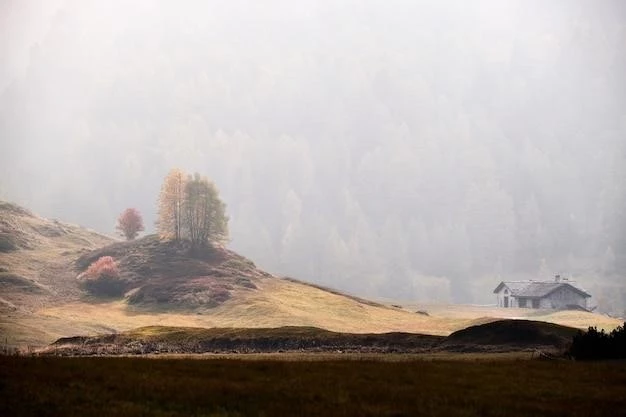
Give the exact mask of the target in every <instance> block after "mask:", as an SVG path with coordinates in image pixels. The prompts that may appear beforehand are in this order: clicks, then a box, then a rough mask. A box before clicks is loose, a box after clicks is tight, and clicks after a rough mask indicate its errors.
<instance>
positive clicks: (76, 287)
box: [0, 202, 621, 347]
mask: <svg viewBox="0 0 626 417" xmlns="http://www.w3.org/2000/svg"><path fill="white" fill-rule="evenodd" d="M101 256H112V257H113V258H115V260H116V262H118V264H119V270H120V275H121V277H122V279H123V282H124V287H123V293H122V294H120V295H119V296H117V297H102V296H99V295H98V294H94V293H90V292H89V291H87V290H86V289H85V288H84V287H83V286H81V285H80V282H79V280H77V277H78V276H79V275H80V274H81V273H83V272H84V271H85V269H86V268H87V267H88V266H89V264H90V263H91V262H93V261H94V260H96V259H98V258H99V257H101ZM0 289H1V290H2V291H1V292H0V313H1V314H0V338H1V340H2V341H6V343H7V344H8V345H11V346H22V347H24V346H25V345H33V346H43V345H46V344H48V343H51V342H53V341H54V340H56V339H58V338H61V337H68V336H74V335H99V334H108V333H116V332H124V331H129V330H131V329H136V328H139V327H145V326H170V327H201V328H213V327H219V328H276V327H284V326H298V327H315V328H319V329H325V330H328V331H333V332H345V333H355V334H356V333H386V332H409V333H421V334H429V335H449V334H450V333H452V332H454V331H456V330H459V329H462V328H465V327H467V326H470V325H474V324H482V323H486V322H490V321H494V320H496V319H498V318H502V317H510V315H511V314H518V315H519V317H517V318H520V317H525V316H523V315H526V316H527V315H530V314H539V313H540V312H536V311H532V310H527V309H525V310H523V311H522V310H520V311H517V310H516V311H515V312H514V311H513V310H512V309H494V308H482V309H481V308H474V307H463V306H437V307H435V306H426V310H427V312H428V314H417V313H416V311H417V310H418V309H423V308H422V307H420V308H415V306H404V308H402V307H397V306H392V305H384V304H379V303H375V302H371V301H367V300H363V299H360V298H357V297H353V296H349V295H346V294H342V293H340V292H337V291H333V290H331V289H327V288H323V287H319V286H315V285H312V284H307V283H304V282H300V281H297V280H294V279H287V278H279V277H276V276H273V275H271V274H268V273H267V272H264V271H261V270H260V269H258V268H257V267H256V266H255V265H254V263H253V262H251V261H250V260H248V259H246V258H244V257H242V256H240V255H238V254H236V253H234V252H232V251H230V250H228V249H225V248H221V247H215V248H209V249H207V250H205V251H200V252H198V251H192V250H191V248H189V247H188V246H186V244H185V243H172V242H163V241H160V240H159V239H158V238H157V237H155V236H147V237H144V238H142V239H138V240H136V241H132V242H119V241H116V240H115V239H112V238H110V237H107V236H103V235H101V234H98V233H95V232H93V231H91V230H88V229H85V228H82V227H79V226H75V225H71V224H67V223H62V222H59V221H57V220H47V219H44V218H41V217H39V216H37V215H35V214H33V213H31V212H29V211H28V210H26V209H23V208H21V207H19V206H16V205H14V204H11V203H4V202H0ZM541 314H543V315H544V316H541V317H539V316H538V317H533V318H532V319H534V320H543V321H552V322H556V323H559V324H562V325H566V326H572V327H578V328H585V327H587V326H590V325H598V326H599V327H603V328H607V329H608V328H614V327H616V326H618V325H619V324H621V323H620V321H619V320H615V319H611V318H608V317H606V316H601V315H598V314H591V313H586V312H542V313H541Z"/></svg>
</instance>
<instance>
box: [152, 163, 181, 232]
mask: <svg viewBox="0 0 626 417" xmlns="http://www.w3.org/2000/svg"><path fill="white" fill-rule="evenodd" d="M186 184H187V180H186V175H185V173H184V172H183V171H181V170H180V169H178V168H174V169H172V170H171V171H170V172H169V173H168V174H167V176H166V177H165V180H164V181H163V185H162V186H161V193H160V194H159V214H158V219H157V230H158V233H159V236H160V237H161V238H163V239H174V240H180V239H181V237H182V233H183V204H184V202H185V186H186Z"/></svg>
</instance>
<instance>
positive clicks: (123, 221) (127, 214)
mask: <svg viewBox="0 0 626 417" xmlns="http://www.w3.org/2000/svg"><path fill="white" fill-rule="evenodd" d="M116 229H117V230H118V232H119V234H120V235H121V236H124V237H125V238H126V240H133V239H135V238H136V237H137V235H138V234H139V232H143V231H144V227H143V218H142V217H141V213H139V210H137V209H135V208H127V209H126V210H124V211H123V212H122V214H120V217H118V218H117V227H116Z"/></svg>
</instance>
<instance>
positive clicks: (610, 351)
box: [569, 323, 626, 360]
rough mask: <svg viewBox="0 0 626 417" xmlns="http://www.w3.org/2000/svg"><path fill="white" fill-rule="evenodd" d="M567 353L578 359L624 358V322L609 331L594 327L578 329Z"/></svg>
mask: <svg viewBox="0 0 626 417" xmlns="http://www.w3.org/2000/svg"><path fill="white" fill-rule="evenodd" d="M569 354H570V355H571V356H572V357H573V358H574V359H578V360H594V359H625V358H626V323H624V325H623V326H618V327H617V328H616V329H615V330H613V331H612V332H610V333H606V332H605V331H604V330H600V331H598V329H597V328H595V327H590V328H589V329H588V330H587V331H586V332H582V331H579V332H578V333H577V334H576V335H575V336H574V338H573V340H572V346H571V347H570V351H569Z"/></svg>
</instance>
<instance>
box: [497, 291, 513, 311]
mask: <svg viewBox="0 0 626 417" xmlns="http://www.w3.org/2000/svg"><path fill="white" fill-rule="evenodd" d="M505 297H506V298H508V300H509V301H508V303H509V304H508V307H509V308H511V307H517V300H516V299H515V298H513V297H512V296H511V290H509V289H508V288H507V287H506V286H503V287H502V288H501V289H500V291H499V292H497V293H496V299H497V304H498V307H505V301H504V299H505Z"/></svg>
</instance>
